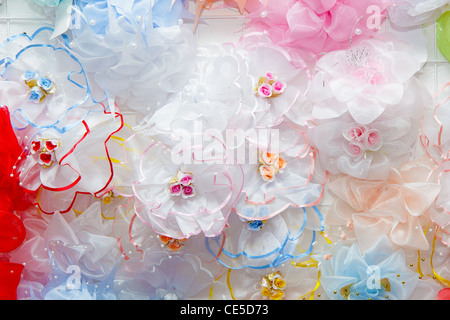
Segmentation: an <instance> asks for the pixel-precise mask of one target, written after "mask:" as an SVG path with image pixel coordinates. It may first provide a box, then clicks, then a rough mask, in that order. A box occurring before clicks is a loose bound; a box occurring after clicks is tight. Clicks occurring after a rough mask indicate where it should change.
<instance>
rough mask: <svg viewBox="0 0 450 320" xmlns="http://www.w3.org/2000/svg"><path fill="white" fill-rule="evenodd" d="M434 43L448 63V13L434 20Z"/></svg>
mask: <svg viewBox="0 0 450 320" xmlns="http://www.w3.org/2000/svg"><path fill="white" fill-rule="evenodd" d="M436 43H437V47H438V48H439V51H441V53H442V55H443V56H444V57H445V58H446V59H447V60H448V61H449V62H450V11H446V12H444V14H442V15H441V16H440V17H439V18H438V19H437V20H436Z"/></svg>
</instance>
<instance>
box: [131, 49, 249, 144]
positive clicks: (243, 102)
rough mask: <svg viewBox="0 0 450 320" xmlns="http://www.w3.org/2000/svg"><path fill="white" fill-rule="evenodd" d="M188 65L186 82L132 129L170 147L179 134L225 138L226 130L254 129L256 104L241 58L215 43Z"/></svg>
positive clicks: (202, 50)
mask: <svg viewBox="0 0 450 320" xmlns="http://www.w3.org/2000/svg"><path fill="white" fill-rule="evenodd" d="M192 64H193V66H194V70H193V73H192V75H191V79H190V80H189V82H188V83H186V85H185V86H184V87H183V88H182V90H180V91H179V92H177V93H174V94H173V95H171V96H170V99H169V102H168V103H167V104H165V105H163V106H161V107H160V108H159V109H157V110H156V112H155V113H154V114H150V115H149V116H148V117H146V118H145V119H144V121H143V123H142V126H139V127H138V128H136V129H137V130H140V131H142V130H145V132H146V134H149V135H152V136H153V137H155V138H158V139H159V140H161V141H164V142H165V143H166V144H170V143H171V139H172V138H173V134H174V133H175V132H179V131H185V132H187V133H188V134H203V133H205V132H211V133H213V134H216V135H220V136H222V137H225V135H226V130H227V129H239V130H244V131H246V130H248V129H252V128H254V126H255V124H256V116H255V114H254V113H255V111H256V110H257V109H258V102H257V97H256V96H255V95H254V94H253V79H252V77H251V76H250V75H249V73H248V67H247V62H246V61H245V60H244V59H243V57H242V56H241V55H239V54H237V53H236V52H235V51H234V50H233V49H232V48H230V47H228V46H225V45H223V46H222V45H218V44H217V45H210V46H208V47H200V48H199V50H198V54H197V56H196V59H195V60H194V61H193V62H192ZM172 142H173V141H172Z"/></svg>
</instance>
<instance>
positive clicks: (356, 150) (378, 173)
mask: <svg viewBox="0 0 450 320" xmlns="http://www.w3.org/2000/svg"><path fill="white" fill-rule="evenodd" d="M388 111H390V112H388ZM419 127H420V120H419V119H418V118H410V117H407V116H405V114H404V113H402V112H400V111H399V112H398V113H397V114H392V110H386V112H385V113H384V114H383V115H381V116H380V117H378V118H377V119H376V120H374V121H373V122H371V123H370V124H367V125H362V124H359V123H356V122H355V121H354V120H353V119H352V117H351V116H350V115H349V114H348V113H346V114H343V115H341V116H340V117H338V118H334V119H329V120H321V121H318V122H317V126H316V127H314V128H311V129H310V131H309V135H310V137H311V143H312V144H313V145H314V146H315V147H316V148H317V150H318V152H319V156H318V159H319V161H320V163H321V164H322V166H323V167H324V168H327V170H328V171H329V172H330V173H332V174H337V173H344V174H347V175H350V176H353V177H356V178H361V179H369V180H374V179H375V180H383V179H385V178H386V177H387V175H388V173H389V170H390V168H391V167H399V166H400V165H401V164H403V163H405V162H407V161H408V160H409V159H410V158H411V157H412V155H413V154H414V150H415V145H416V142H417V134H418V132H419Z"/></svg>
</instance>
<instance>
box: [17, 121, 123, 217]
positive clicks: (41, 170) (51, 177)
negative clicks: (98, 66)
mask: <svg viewBox="0 0 450 320" xmlns="http://www.w3.org/2000/svg"><path fill="white" fill-rule="evenodd" d="M122 126H123V120H122V116H120V115H116V116H115V117H114V119H113V117H112V116H111V114H109V113H102V114H100V113H92V114H90V115H89V116H88V117H87V118H86V119H85V120H84V121H83V122H82V123H81V124H79V125H78V126H76V127H75V128H73V129H72V130H70V131H68V132H66V133H63V134H61V133H59V132H58V131H56V130H54V129H46V130H43V131H39V132H37V133H36V131H35V130H33V128H31V132H30V133H31V134H30V135H28V136H26V135H25V136H22V138H23V140H24V144H25V146H26V148H27V149H26V150H27V152H26V157H25V156H24V157H23V159H22V160H21V161H20V162H19V164H18V166H17V168H16V171H17V176H18V179H19V181H20V185H21V186H22V187H23V188H25V189H26V190H28V191H30V192H33V191H38V196H37V199H36V204H37V205H38V206H39V208H40V209H41V210H42V211H43V212H46V213H52V212H55V211H60V212H67V211H68V210H70V207H71V206H72V204H73V201H74V199H75V197H76V195H77V194H78V193H89V194H93V195H99V194H102V193H103V192H104V190H106V189H107V188H108V187H109V185H110V182H111V179H112V176H113V173H114V172H113V167H112V160H111V159H110V157H109V155H108V148H107V142H108V140H109V139H110V138H111V136H112V135H113V134H114V133H115V132H117V131H118V130H120V128H121V127H122ZM22 134H23V133H22Z"/></svg>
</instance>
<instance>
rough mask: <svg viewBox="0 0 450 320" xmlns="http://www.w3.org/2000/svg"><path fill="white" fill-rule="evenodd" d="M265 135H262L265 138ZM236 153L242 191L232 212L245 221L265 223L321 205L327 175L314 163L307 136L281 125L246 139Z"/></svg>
mask: <svg viewBox="0 0 450 320" xmlns="http://www.w3.org/2000/svg"><path fill="white" fill-rule="evenodd" d="M264 134H265V135H264ZM242 146H243V150H244V151H245V156H246V158H244V157H243V156H241V151H240V150H239V149H237V151H236V153H237V157H236V160H237V161H238V163H242V168H243V172H244V176H245V181H244V187H243V189H242V192H241V194H240V196H239V199H238V201H237V203H236V205H235V207H234V211H235V212H236V213H237V214H238V215H239V216H241V217H242V218H244V219H247V220H266V219H269V218H271V217H273V216H275V215H277V214H279V213H281V212H283V211H284V210H285V209H287V208H289V207H290V206H292V207H297V208H298V207H305V206H306V207H308V206H313V205H316V204H318V203H319V202H320V200H321V199H322V196H323V192H324V184H325V181H326V173H324V172H323V170H322V169H321V168H320V166H319V165H318V163H317V160H316V150H315V149H314V148H311V146H310V144H309V141H308V137H307V135H306V132H305V131H303V129H302V128H301V127H298V126H296V125H295V124H293V123H290V122H287V121H283V122H282V123H281V124H280V125H278V126H275V127H272V128H270V130H266V131H261V132H258V135H257V136H256V135H255V136H249V137H247V140H246V142H245V143H243V144H242Z"/></svg>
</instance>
